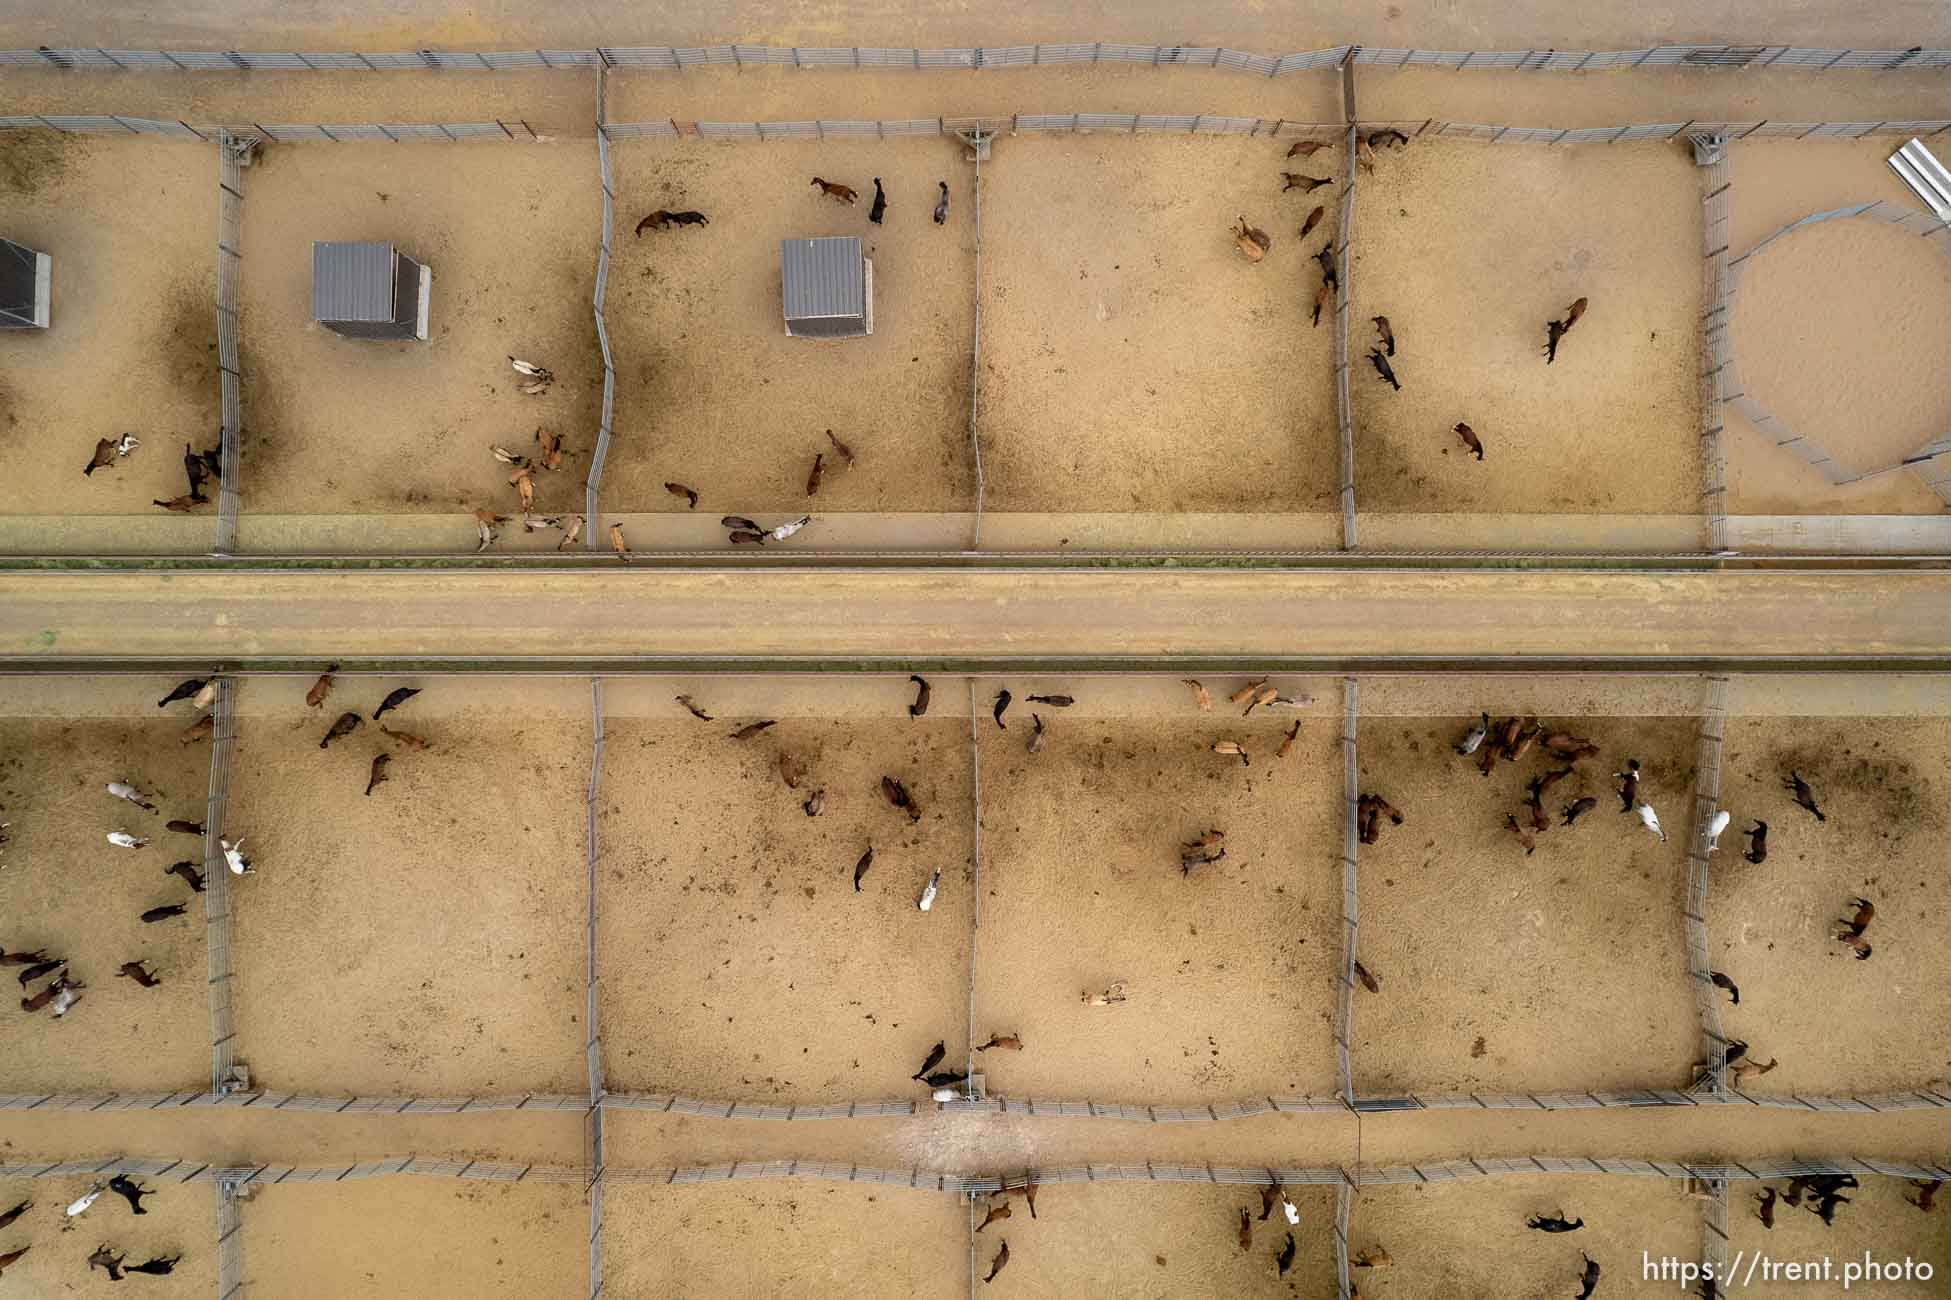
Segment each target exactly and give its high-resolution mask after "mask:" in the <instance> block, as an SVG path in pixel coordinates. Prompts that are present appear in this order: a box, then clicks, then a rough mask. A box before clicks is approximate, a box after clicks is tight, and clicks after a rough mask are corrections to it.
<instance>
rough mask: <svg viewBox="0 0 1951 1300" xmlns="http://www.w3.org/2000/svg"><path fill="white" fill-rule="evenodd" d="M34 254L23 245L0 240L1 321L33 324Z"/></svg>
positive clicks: (35, 286) (9, 324) (12, 323)
mask: <svg viewBox="0 0 1951 1300" xmlns="http://www.w3.org/2000/svg"><path fill="white" fill-rule="evenodd" d="M36 258H37V254H36V253H35V251H34V250H33V249H31V248H28V247H27V246H25V245H24V244H16V243H14V241H13V240H11V239H0V323H4V324H6V325H8V326H23V325H36V324H40V323H42V322H40V321H37V320H36V319H35V316H36V308H35V304H36V301H37V293H36V290H37V288H38V286H37V285H36V283H35V280H36V273H37V269H38V268H37V266H36Z"/></svg>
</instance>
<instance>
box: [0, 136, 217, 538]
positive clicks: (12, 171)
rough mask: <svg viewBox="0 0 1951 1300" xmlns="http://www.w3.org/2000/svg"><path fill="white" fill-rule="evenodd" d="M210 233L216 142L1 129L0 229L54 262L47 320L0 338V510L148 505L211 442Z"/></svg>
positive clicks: (142, 531)
mask: <svg viewBox="0 0 1951 1300" xmlns="http://www.w3.org/2000/svg"><path fill="white" fill-rule="evenodd" d="M216 233H217V158H216V152H215V151H214V150H213V149H209V148H206V147H205V146H203V145H199V144H194V143H191V144H182V143H177V142H174V141H161V140H155V139H141V140H113V139H78V138H75V137H72V136H56V135H52V134H49V133H47V132H40V131H34V132H25V131H23V132H7V133H4V134H0V234H4V235H5V237H6V238H8V239H11V240H13V241H15V242H16V243H21V244H25V245H27V246H28V247H29V248H32V249H35V250H36V251H38V252H43V253H47V254H48V255H49V256H50V257H51V258H52V259H53V263H54V269H53V276H54V291H53V305H52V320H53V323H52V325H51V326H50V328H48V329H46V330H8V331H6V332H5V334H4V335H3V336H0V357H4V358H5V362H4V365H0V455H5V456H6V458H7V464H8V465H9V467H10V471H11V474H10V477H11V482H12V489H11V490H10V491H9V492H8V494H7V495H6V498H5V500H4V501H0V513H6V514H89V515H103V514H117V515H141V516H145V517H160V516H163V512H162V511H161V510H158V509H156V508H155V507H154V506H153V505H151V504H150V502H151V501H152V500H153V499H155V498H159V497H160V498H169V497H175V496H178V495H181V494H182V493H184V492H187V491H188V490H189V486H188V483H187V481H186V480H185V478H184V476H183V459H182V451H181V448H182V445H183V443H184V442H186V441H191V442H194V443H195V444H196V445H197V446H198V447H205V446H209V445H211V440H212V431H213V430H214V429H215V428H216V422H217V370H216V346H217V335H216V310H217V301H216V292H217V291H216V281H215V272H214V266H215V260H216V256H217V253H216ZM123 433H134V434H136V436H137V437H138V438H140V439H141V440H142V443H143V445H142V446H141V448H139V449H138V450H137V451H136V452H135V453H134V454H133V455H131V456H130V457H128V458H127V459H125V460H123V461H121V462H120V463H118V464H117V465H116V466H115V467H114V468H113V469H111V470H97V471H96V472H95V473H94V474H93V475H89V476H84V475H83V474H82V472H81V471H82V468H83V467H84V466H85V465H87V464H88V462H89V459H90V457H92V456H93V455H94V452H95V442H96V440H97V439H99V438H104V437H107V438H115V437H119V436H120V435H121V434H123ZM211 490H212V491H213V492H214V485H213V487H212V489H211ZM172 526H173V527H172ZM208 527H209V525H207V524H204V523H198V522H194V521H184V520H181V519H178V518H176V517H174V516H170V517H168V519H167V520H166V521H165V523H164V524H162V525H157V524H149V523H147V522H146V519H145V523H144V524H141V525H135V526H134V527H133V529H132V531H131V534H130V535H131V536H132V537H137V538H142V539H144V540H148V541H151V542H152V543H156V541H157V539H158V538H160V537H161V535H162V534H164V533H167V532H170V531H176V532H183V531H186V530H194V531H196V532H198V533H199V534H202V533H207V531H208ZM199 545H203V546H207V545H208V542H207V540H203V539H201V538H200V539H199Z"/></svg>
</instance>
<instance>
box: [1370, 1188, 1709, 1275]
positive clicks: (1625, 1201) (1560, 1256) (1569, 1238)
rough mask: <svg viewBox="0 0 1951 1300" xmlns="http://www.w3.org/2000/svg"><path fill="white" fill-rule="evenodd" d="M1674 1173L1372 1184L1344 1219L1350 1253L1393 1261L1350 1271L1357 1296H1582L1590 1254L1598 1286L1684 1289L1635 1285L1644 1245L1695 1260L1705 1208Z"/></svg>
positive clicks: (1657, 1252) (1653, 1252) (1656, 1251)
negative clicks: (1571, 1223) (1544, 1221)
mask: <svg viewBox="0 0 1951 1300" xmlns="http://www.w3.org/2000/svg"><path fill="white" fill-rule="evenodd" d="M1685 1189H1686V1184H1685V1182H1684V1181H1683V1180H1680V1179H1671V1178H1636V1177H1630V1176H1627V1175H1623V1174H1551V1175H1539V1176H1537V1177H1525V1176H1522V1175H1515V1174H1514V1175H1506V1176H1499V1177H1494V1178H1476V1179H1469V1180H1466V1181H1462V1182H1455V1183H1429V1184H1410V1185H1407V1186H1389V1187H1370V1188H1366V1189H1364V1190H1363V1191H1362V1193H1361V1195H1360V1196H1358V1197H1357V1198H1356V1200H1355V1209H1354V1214H1353V1216H1352V1217H1351V1219H1350V1222H1349V1232H1348V1248H1349V1252H1350V1254H1351V1256H1352V1255H1354V1254H1357V1253H1359V1252H1361V1251H1363V1250H1368V1249H1371V1248H1376V1247H1379V1248H1381V1249H1383V1250H1385V1251H1387V1252H1388V1254H1389V1256H1390V1257H1391V1258H1393V1259H1394V1261H1395V1263H1394V1264H1393V1265H1392V1266H1389V1267H1386V1268H1361V1269H1353V1270H1351V1275H1352V1278H1353V1280H1354V1281H1355V1282H1356V1283H1357V1284H1358V1285H1359V1286H1360V1287H1361V1289H1362V1294H1363V1295H1364V1296H1366V1297H1370V1298H1371V1300H1386V1298H1388V1297H1410V1296H1414V1297H1432V1298H1433V1297H1438V1296H1455V1295H1493V1294H1494V1295H1499V1296H1507V1297H1512V1300H1539V1298H1541V1297H1546V1296H1569V1295H1576V1294H1578V1287H1579V1278H1580V1274H1581V1273H1582V1272H1583V1271H1584V1268H1585V1260H1586V1259H1587V1258H1591V1259H1596V1260H1598V1261H1599V1267H1600V1269H1601V1270H1602V1271H1601V1273H1600V1277H1599V1294H1601V1295H1605V1294H1608V1293H1611V1294H1616V1295H1634V1296H1653V1295H1679V1294H1681V1290H1680V1287H1679V1284H1678V1283H1677V1282H1669V1283H1654V1282H1647V1281H1642V1279H1641V1268H1642V1262H1643V1261H1642V1253H1645V1254H1650V1255H1651V1256H1652V1258H1653V1259H1654V1260H1655V1261H1658V1260H1659V1259H1660V1258H1661V1257H1662V1256H1666V1255H1671V1256H1674V1257H1676V1258H1678V1259H1682V1260H1688V1261H1698V1260H1699V1258H1700V1234H1701V1206H1700V1202H1698V1201H1696V1200H1694V1199H1693V1198H1692V1197H1690V1196H1688V1195H1687V1193H1686V1190H1685ZM1561 1214H1562V1215H1563V1216H1564V1217H1566V1218H1571V1219H1584V1220H1585V1227H1584V1228H1583V1229H1581V1230H1579V1231H1575V1232H1570V1233H1545V1232H1535V1231H1532V1230H1531V1229H1529V1228H1526V1227H1525V1226H1524V1224H1525V1220H1526V1219H1527V1218H1528V1217H1530V1216H1532V1215H1561Z"/></svg>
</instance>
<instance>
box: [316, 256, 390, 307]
mask: <svg viewBox="0 0 1951 1300" xmlns="http://www.w3.org/2000/svg"><path fill="white" fill-rule="evenodd" d="M393 267H394V262H393V246H392V245H391V244H328V243H314V244H313V245H312V319H313V320H317V321H390V320H392V319H393Z"/></svg>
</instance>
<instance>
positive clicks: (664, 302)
mask: <svg viewBox="0 0 1951 1300" xmlns="http://www.w3.org/2000/svg"><path fill="white" fill-rule="evenodd" d="M962 152H963V151H962V148H961V146H960V145H959V144H957V143H955V142H954V141H953V140H944V139H941V138H939V137H930V138H923V139H918V140H909V141H900V142H897V143H893V144H882V143H880V142H877V141H871V140H867V141H791V142H786V141H781V142H776V143H773V144H769V145H754V144H751V143H747V142H738V141H718V142H713V141H701V140H686V141H683V142H682V143H677V142H670V141H662V140H641V141H624V142H620V143H618V144H616V145H615V146H613V148H612V152H611V160H612V164H613V166H614V168H615V174H616V191H617V244H616V248H617V260H616V265H615V268H614V270H613V271H612V273H611V277H610V288H609V302H608V312H607V317H608V321H609V324H610V339H611V347H612V348H613V349H614V350H615V353H616V365H617V417H616V433H615V438H614V440H613V441H612V443H611V445H610V455H609V459H608V462H607V463H606V466H605V472H604V496H603V500H604V504H605V506H607V507H612V508H615V509H621V510H628V511H643V510H677V511H683V510H686V509H687V506H686V502H685V501H684V499H683V498H680V497H676V496H673V495H671V494H670V493H669V492H667V491H665V489H664V486H663V485H664V484H665V483H666V482H667V481H675V482H679V483H683V484H686V485H688V486H690V487H692V488H694V489H696V490H697V491H698V493H699V494H700V501H699V505H698V510H699V513H700V515H705V514H709V515H710V516H712V517H713V518H716V517H717V516H719V515H723V514H726V513H739V514H747V515H763V514H778V513H781V512H789V513H790V514H793V515H797V514H800V513H803V512H805V511H808V510H814V511H860V510H888V509H894V510H922V511H935V510H961V509H968V508H970V507H972V505H973V502H974V496H973V493H974V482H975V478H974V471H973V467H972V465H971V463H970V452H969V358H970V351H971V348H972V346H973V339H974V334H973V329H974V325H973V320H974V282H975V271H974V230H973V225H972V210H973V202H972V193H973V185H974V180H973V172H972V169H971V168H970V167H969V166H968V165H967V164H965V163H963V162H962V161H961V153H962ZM876 175H878V176H879V177H880V178H881V181H882V183H883V185H884V187H885V189H886V191H887V194H888V211H887V215H886V219H885V221H884V223H883V224H882V225H881V226H879V227H876V226H874V225H872V224H871V223H869V221H868V219H867V217H868V211H869V208H870V206H871V204H872V202H873V197H874V180H873V178H874V177H875V176H876ZM813 176H822V177H825V178H826V179H828V180H832V181H838V182H840V183H844V184H847V185H851V186H852V187H853V188H854V189H855V190H857V191H859V193H860V196H861V197H860V200H859V202H858V204H856V205H855V206H852V207H849V206H846V205H844V204H840V203H836V202H835V201H833V200H831V199H828V198H825V197H823V196H822V195H821V194H820V192H819V191H818V190H817V189H815V188H813V186H812V185H811V184H810V183H809V178H810V177H813ZM938 180H946V181H947V182H948V183H949V186H950V193H951V207H950V212H951V220H950V222H949V223H948V224H947V225H945V226H943V227H937V226H935V225H934V224H933V223H932V222H931V221H930V220H929V213H930V212H931V210H932V209H933V208H934V205H935V201H936V195H937V191H936V182H937V181H938ZM657 208H665V209H670V210H673V211H684V210H697V211H702V212H704V213H705V214H706V215H707V216H708V217H709V218H710V220H711V225H710V226H709V227H706V228H697V227H688V228H680V229H673V230H669V231H665V232H662V233H659V232H655V231H648V230H647V231H645V232H644V233H643V235H642V236H641V237H638V236H635V235H633V234H632V231H633V230H634V229H635V227H636V224H637V222H638V221H639V220H640V219H641V218H642V217H643V216H644V215H645V214H647V213H649V212H651V211H652V210H654V209H657ZM829 235H858V236H860V237H861V239H862V244H863V251H864V252H865V255H866V256H867V258H868V259H869V260H870V261H872V262H873V264H874V333H873V336H872V337H870V338H864V339H845V340H819V339H805V338H788V337H787V336H786V334H785V327H784V323H783V309H782V304H781V300H780V280H779V277H780V270H779V244H780V241H781V240H782V239H788V238H800V237H820V236H829ZM828 429H831V430H832V431H833V432H834V434H835V435H836V436H837V437H838V438H839V439H840V441H842V442H844V443H846V444H847V445H848V446H849V447H850V448H851V449H852V450H853V452H854V454H855V456H856V457H857V463H856V466H855V468H854V469H853V470H851V471H847V470H846V469H845V465H844V463H843V462H841V461H840V459H839V457H838V456H837V455H836V453H835V451H834V449H833V447H832V445H831V444H830V443H829V442H828V441H827V439H826V437H825V431H826V430H828ZM821 453H824V455H825V456H826V465H825V469H826V473H825V478H824V482H823V484H822V485H821V487H820V491H819V494H818V496H816V497H810V498H809V496H808V493H807V491H806V484H807V479H808V475H809V472H810V471H811V469H812V466H813V458H814V456H815V455H816V454H821ZM768 522H772V521H770V520H769V521H768ZM717 540H718V541H720V542H721V543H722V540H723V535H722V534H720V535H719V536H718V538H717Z"/></svg>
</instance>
